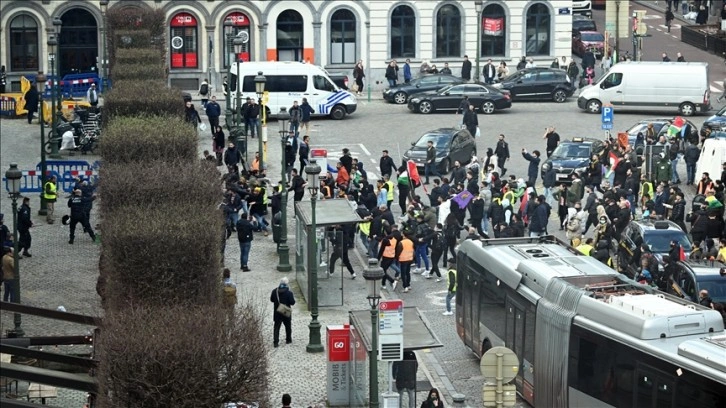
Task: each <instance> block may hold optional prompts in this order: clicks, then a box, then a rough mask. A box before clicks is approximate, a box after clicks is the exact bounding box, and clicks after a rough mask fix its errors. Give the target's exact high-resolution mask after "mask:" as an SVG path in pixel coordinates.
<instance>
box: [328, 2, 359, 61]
mask: <svg viewBox="0 0 726 408" xmlns="http://www.w3.org/2000/svg"><path fill="white" fill-rule="evenodd" d="M355 29H356V19H355V15H354V14H353V12H352V11H350V10H348V9H340V10H338V11H336V12H335V13H333V16H332V17H331V18H330V62H331V63H333V64H355V48H356V32H355Z"/></svg>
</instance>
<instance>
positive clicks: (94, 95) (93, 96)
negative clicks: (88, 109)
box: [86, 84, 98, 108]
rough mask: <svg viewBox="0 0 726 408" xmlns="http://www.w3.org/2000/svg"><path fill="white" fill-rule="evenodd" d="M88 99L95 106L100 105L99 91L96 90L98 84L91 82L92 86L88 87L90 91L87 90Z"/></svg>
mask: <svg viewBox="0 0 726 408" xmlns="http://www.w3.org/2000/svg"><path fill="white" fill-rule="evenodd" d="M86 99H87V100H88V103H90V104H91V106H93V107H94V108H95V107H96V106H98V91H97V90H96V84H91V87H90V88H88V91H87V92H86Z"/></svg>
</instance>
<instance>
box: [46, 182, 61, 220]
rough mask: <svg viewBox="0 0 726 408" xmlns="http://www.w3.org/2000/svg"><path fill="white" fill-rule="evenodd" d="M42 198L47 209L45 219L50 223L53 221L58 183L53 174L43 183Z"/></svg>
mask: <svg viewBox="0 0 726 408" xmlns="http://www.w3.org/2000/svg"><path fill="white" fill-rule="evenodd" d="M43 199H44V200H45V203H46V208H47V209H48V212H47V214H46V218H45V220H46V222H47V223H48V224H52V223H53V222H54V221H55V218H54V217H53V213H54V212H55V202H56V200H57V199H58V185H57V184H56V178H55V176H50V179H49V180H48V181H46V182H45V184H44V185H43Z"/></svg>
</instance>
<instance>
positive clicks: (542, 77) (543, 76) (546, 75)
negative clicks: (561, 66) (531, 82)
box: [537, 71, 555, 82]
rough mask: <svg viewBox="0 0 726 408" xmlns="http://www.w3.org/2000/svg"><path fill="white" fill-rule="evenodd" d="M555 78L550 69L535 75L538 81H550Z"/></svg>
mask: <svg viewBox="0 0 726 408" xmlns="http://www.w3.org/2000/svg"><path fill="white" fill-rule="evenodd" d="M554 80H555V73H554V72H551V71H542V72H540V73H539V75H538V76H537V81H539V82H552V81H554Z"/></svg>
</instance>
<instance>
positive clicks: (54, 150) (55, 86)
mask: <svg viewBox="0 0 726 408" xmlns="http://www.w3.org/2000/svg"><path fill="white" fill-rule="evenodd" d="M62 26H63V20H61V18H60V17H54V18H53V28H54V32H55V40H56V44H57V46H58V48H57V51H58V52H57V53H56V56H55V64H57V65H58V66H57V68H58V70H57V71H56V66H55V65H53V63H51V70H52V71H51V72H52V76H53V77H55V72H58V76H60V35H61V27H62ZM48 45H50V44H48ZM50 97H51V98H53V100H54V101H55V100H56V99H57V100H58V102H57V106H58V110H60V109H61V106H62V104H63V101H62V100H61V87H60V81H59V80H58V79H57V78H54V80H53V82H51V92H50ZM56 114H57V112H56V111H55V108H53V117H52V121H53V122H52V123H53V135H54V136H55V137H60V135H57V134H56V132H57V131H58V122H56ZM50 158H51V159H60V158H61V155H60V154H59V153H58V143H51V144H50ZM43 177H45V175H44V176H43ZM42 207H43V202H42V201H41V209H42Z"/></svg>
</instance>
